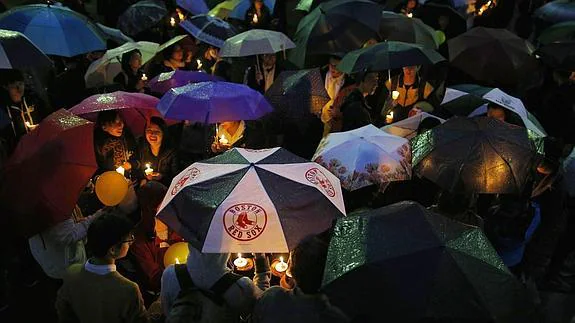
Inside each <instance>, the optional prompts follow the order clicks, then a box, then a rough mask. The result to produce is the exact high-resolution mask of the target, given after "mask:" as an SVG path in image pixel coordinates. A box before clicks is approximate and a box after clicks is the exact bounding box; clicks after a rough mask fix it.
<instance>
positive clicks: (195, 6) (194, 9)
mask: <svg viewBox="0 0 575 323" xmlns="http://www.w3.org/2000/svg"><path fill="white" fill-rule="evenodd" d="M176 4H177V5H178V6H179V7H180V8H183V9H185V10H186V11H187V12H189V13H191V14H192V15H203V14H207V13H208V11H210V8H208V5H206V3H205V2H204V0H176Z"/></svg>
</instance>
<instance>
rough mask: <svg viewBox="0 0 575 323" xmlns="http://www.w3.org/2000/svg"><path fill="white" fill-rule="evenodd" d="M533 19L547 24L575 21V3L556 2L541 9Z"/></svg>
mask: <svg viewBox="0 0 575 323" xmlns="http://www.w3.org/2000/svg"><path fill="white" fill-rule="evenodd" d="M533 17H534V18H536V19H539V20H542V21H545V22H551V23H558V22H566V21H573V20H575V1H573V0H555V1H551V2H548V3H546V4H545V5H543V6H541V7H539V8H538V9H537V10H535V12H534V13H533Z"/></svg>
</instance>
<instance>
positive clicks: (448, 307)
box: [322, 202, 534, 323]
mask: <svg viewBox="0 0 575 323" xmlns="http://www.w3.org/2000/svg"><path fill="white" fill-rule="evenodd" d="M322 292H323V293H325V294H326V295H327V296H328V297H329V300H330V302H331V303H332V304H333V305H335V306H337V307H339V308H340V309H342V310H343V311H344V312H345V313H346V314H348V316H350V317H351V318H352V319H355V320H356V321H358V322H360V321H361V322H370V323H371V322H381V321H382V320H384V321H392V322H506V323H510V322H513V323H519V322H530V320H529V318H530V315H532V314H533V313H532V308H534V307H533V306H534V305H533V304H532V303H531V302H530V301H529V298H528V295H527V293H526V290H525V288H524V287H523V285H522V284H521V283H520V282H519V281H518V280H517V279H516V278H515V276H513V274H512V273H511V272H509V270H508V269H507V267H506V266H505V264H504V263H503V262H502V260H501V259H500V258H499V256H498V255H497V253H496V251H495V250H494V249H493V247H491V244H490V243H489V241H488V240H487V237H485V235H484V234H483V233H482V231H481V229H479V228H477V227H474V226H468V225H465V224H462V223H459V222H457V221H453V220H450V219H448V218H446V217H443V216H441V215H438V214H434V213H432V212H430V211H428V210H426V209H425V208H424V207H423V206H421V205H419V204H417V203H415V202H401V203H396V204H392V205H390V206H387V207H384V208H380V209H377V210H372V211H364V212H361V213H359V214H357V215H355V216H348V217H345V218H341V219H338V221H337V223H336V225H335V228H334V232H333V236H332V239H331V242H330V245H329V249H328V256H327V262H326V266H325V272H324V278H323V287H322Z"/></svg>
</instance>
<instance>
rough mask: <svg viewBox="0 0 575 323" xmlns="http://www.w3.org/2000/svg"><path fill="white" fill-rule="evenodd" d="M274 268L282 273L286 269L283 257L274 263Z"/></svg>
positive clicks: (286, 265)
mask: <svg viewBox="0 0 575 323" xmlns="http://www.w3.org/2000/svg"><path fill="white" fill-rule="evenodd" d="M274 268H275V270H276V271H277V272H279V273H283V272H284V271H286V270H287V269H288V264H287V263H286V262H285V261H284V257H280V261H279V262H278V263H276V264H275V266H274Z"/></svg>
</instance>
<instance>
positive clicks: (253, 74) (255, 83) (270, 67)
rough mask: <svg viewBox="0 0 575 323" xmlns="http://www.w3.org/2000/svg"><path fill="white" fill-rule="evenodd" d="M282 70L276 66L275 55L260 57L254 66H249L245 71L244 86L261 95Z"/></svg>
mask: <svg viewBox="0 0 575 323" xmlns="http://www.w3.org/2000/svg"><path fill="white" fill-rule="evenodd" d="M260 62H261V63H260ZM283 70H284V69H283V67H281V66H280V65H279V64H277V56H276V54H263V55H260V59H258V60H257V63H256V65H254V66H250V67H249V68H248V69H247V70H246V74H245V77H244V84H246V85H247V86H249V87H251V88H252V89H254V90H257V91H259V92H261V93H265V92H266V91H267V90H268V89H269V88H270V87H271V86H272V84H273V83H274V80H275V79H276V77H277V76H278V75H279V74H280V73H281V72H282V71H283Z"/></svg>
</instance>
